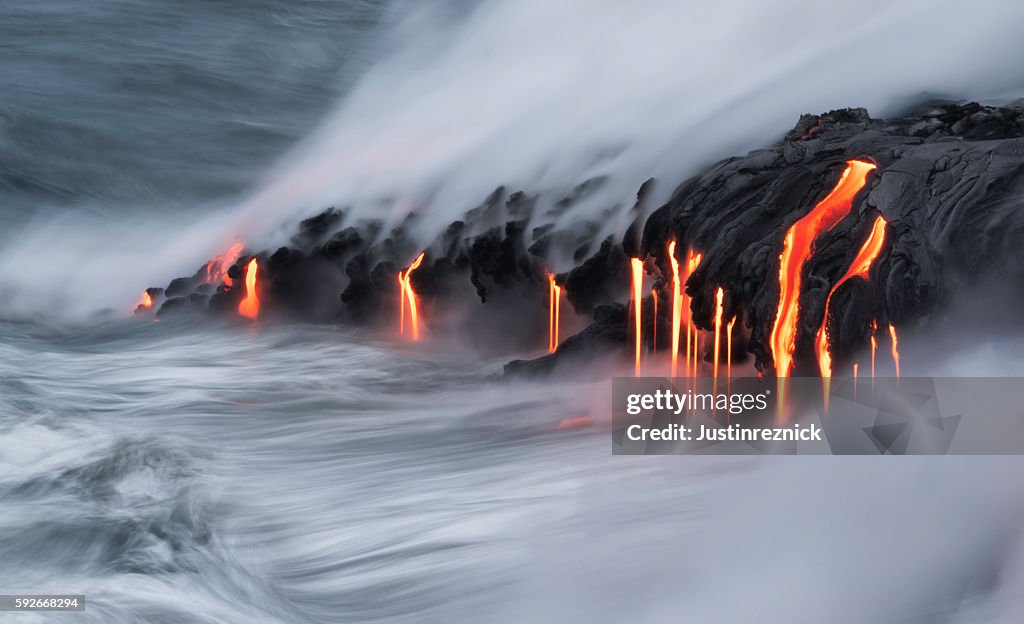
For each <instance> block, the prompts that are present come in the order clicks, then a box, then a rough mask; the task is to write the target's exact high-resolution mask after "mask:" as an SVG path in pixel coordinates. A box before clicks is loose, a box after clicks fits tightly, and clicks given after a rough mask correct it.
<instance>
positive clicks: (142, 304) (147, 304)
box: [135, 290, 153, 310]
mask: <svg viewBox="0 0 1024 624" xmlns="http://www.w3.org/2000/svg"><path fill="white" fill-rule="evenodd" d="M139 308H142V309H144V310H152V309H153V298H152V297H150V296H149V291H148V290H144V291H142V299H139V302H138V303H136V304H135V309H136V310H137V309H139Z"/></svg>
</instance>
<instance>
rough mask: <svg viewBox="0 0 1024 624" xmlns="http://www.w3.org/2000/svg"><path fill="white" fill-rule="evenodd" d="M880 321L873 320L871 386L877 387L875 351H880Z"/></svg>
mask: <svg viewBox="0 0 1024 624" xmlns="http://www.w3.org/2000/svg"><path fill="white" fill-rule="evenodd" d="M877 333H878V322H877V321H871V387H872V388H874V387H875V353H877V352H878V338H876V337H875V334H877Z"/></svg>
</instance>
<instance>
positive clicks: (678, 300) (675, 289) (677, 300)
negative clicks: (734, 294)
mask: <svg viewBox="0 0 1024 624" xmlns="http://www.w3.org/2000/svg"><path fill="white" fill-rule="evenodd" d="M668 261H669V263H670V264H671V265H672V344H671V349H672V376H673V377H675V376H676V369H677V367H678V364H679V334H680V332H681V330H682V324H683V285H682V282H680V281H679V261H678V260H676V242H675V241H672V242H671V243H669V244H668ZM686 339H687V346H689V339H690V337H689V336H687V337H686Z"/></svg>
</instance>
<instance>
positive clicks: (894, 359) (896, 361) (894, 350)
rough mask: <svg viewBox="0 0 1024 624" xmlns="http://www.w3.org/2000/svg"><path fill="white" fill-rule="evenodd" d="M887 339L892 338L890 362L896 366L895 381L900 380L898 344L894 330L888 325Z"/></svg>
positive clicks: (890, 324)
mask: <svg viewBox="0 0 1024 624" xmlns="http://www.w3.org/2000/svg"><path fill="white" fill-rule="evenodd" d="M889 337H890V338H892V362H893V364H895V365H896V379H899V378H900V344H899V340H897V339H896V328H895V327H893V326H892V323H889Z"/></svg>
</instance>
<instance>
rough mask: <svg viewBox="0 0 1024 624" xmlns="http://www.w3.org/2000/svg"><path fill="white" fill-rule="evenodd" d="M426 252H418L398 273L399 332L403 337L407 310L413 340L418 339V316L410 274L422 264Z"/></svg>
mask: <svg viewBox="0 0 1024 624" xmlns="http://www.w3.org/2000/svg"><path fill="white" fill-rule="evenodd" d="M425 253H426V252H422V251H421V252H420V255H418V256H416V259H415V260H413V261H412V264H410V265H409V268H407V269H406V270H405V271H399V272H398V287H399V291H398V301H399V312H398V314H399V331H400V332H401V334H402V335H405V309H406V307H407V306H408V308H409V327H410V328H411V334H412V339H413V340H419V339H420V316H419V306H418V305H417V302H416V291H415V290H413V288H412V279H411V278H412V272H413V271H415V270H416V269H418V268H420V264H422V263H423V255H424V254H425Z"/></svg>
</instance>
